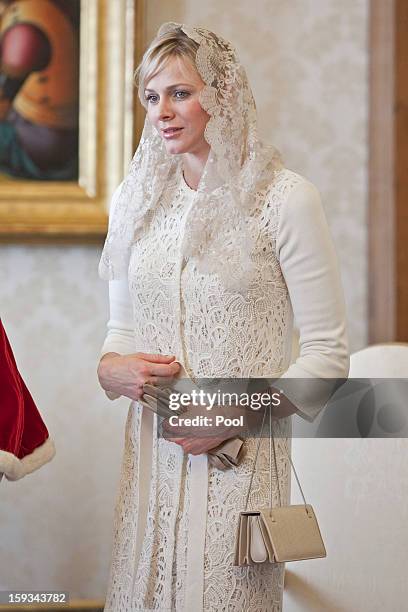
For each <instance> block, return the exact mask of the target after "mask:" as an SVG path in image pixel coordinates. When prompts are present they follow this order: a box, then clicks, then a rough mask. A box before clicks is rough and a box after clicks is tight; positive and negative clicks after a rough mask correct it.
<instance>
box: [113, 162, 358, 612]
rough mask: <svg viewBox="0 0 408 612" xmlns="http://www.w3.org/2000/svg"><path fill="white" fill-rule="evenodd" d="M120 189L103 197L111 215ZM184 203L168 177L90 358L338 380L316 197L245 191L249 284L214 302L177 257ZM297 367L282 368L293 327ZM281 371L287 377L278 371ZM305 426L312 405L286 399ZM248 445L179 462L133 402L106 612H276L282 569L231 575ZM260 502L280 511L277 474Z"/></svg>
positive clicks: (295, 186)
mask: <svg viewBox="0 0 408 612" xmlns="http://www.w3.org/2000/svg"><path fill="white" fill-rule="evenodd" d="M118 193H119V190H117V191H116V193H115V195H114V197H113V206H114V204H115V200H116V199H117V196H118ZM194 194H195V192H194V191H193V190H191V189H190V188H189V187H188V186H187V185H186V184H185V182H184V180H183V178H182V176H181V174H179V173H177V174H176V176H174V178H173V179H172V180H171V181H170V183H169V185H168V188H167V189H166V191H165V194H164V196H162V198H161V200H160V202H159V204H158V205H157V206H156V208H155V209H154V211H153V212H152V213H150V216H149V220H148V225H147V227H145V229H144V231H143V233H142V234H141V235H140V236H138V238H139V239H138V240H137V241H136V242H135V244H134V246H133V249H132V256H131V260H130V265H129V274H128V281H111V282H110V306H111V316H110V321H109V323H108V334H107V337H106V341H105V344H104V346H103V351H102V352H103V353H106V352H110V351H113V352H118V353H122V354H125V353H133V352H136V351H141V352H147V353H164V354H174V355H176V357H177V359H178V360H180V361H181V362H182V363H183V365H184V367H185V369H186V371H187V373H188V374H189V375H191V376H194V377H217V378H222V377H273V376H278V375H280V374H284V376H285V377H311V376H317V377H323V378H325V377H327V378H329V377H344V376H346V375H347V372H348V351H347V340H346V331H345V315H344V301H343V295H342V289H341V284H340V280H339V273H338V267H337V261H336V256H335V252H334V248H333V245H332V242H331V238H330V234H329V231H328V227H327V223H326V220H325V216H324V213H323V209H322V205H321V202H320V197H319V194H318V192H317V190H316V189H315V187H314V186H313V185H312V184H311V183H309V182H308V181H306V179H304V178H303V177H301V176H300V175H298V174H296V173H294V172H292V171H290V170H287V169H283V170H281V171H279V172H278V173H277V175H276V178H275V181H274V183H273V184H272V185H270V186H269V188H268V189H267V190H265V191H263V192H260V193H259V194H258V198H257V201H256V202H255V205H254V210H253V215H254V216H255V217H256V219H257V220H258V222H259V236H258V240H257V242H256V245H255V249H254V252H253V254H252V256H253V261H255V262H256V274H255V275H254V278H253V283H252V284H251V286H250V288H249V289H248V291H247V293H246V294H245V295H241V294H238V293H232V292H229V291H226V290H225V289H224V288H223V286H222V284H221V282H220V281H219V279H218V277H217V276H215V275H202V274H200V273H198V271H197V269H196V267H195V265H194V263H193V262H192V261H185V260H184V259H183V258H182V256H181V255H180V244H181V239H182V236H183V231H184V225H185V222H186V219H187V216H188V214H189V211H190V213H191V214H193V212H194ZM294 317H295V319H296V324H297V326H298V328H299V331H300V356H299V357H298V359H297V360H296V362H295V363H294V364H292V365H290V356H291V344H292V330H293V319H294ZM289 366H290V367H289ZM291 399H292V400H293V401H294V402H295V403H296V405H298V406H299V413H300V414H301V416H303V417H304V418H307V419H309V420H311V419H313V418H314V416H315V415H316V414H317V412H318V411H319V410H320V408H321V405H322V404H321V401H320V400H319V398H308V400H307V401H306V402H302V398H301V397H298V398H291ZM290 425H291V422H290V418H286V419H280V421H279V422H278V425H277V429H276V430H275V435H278V436H281V437H279V439H278V441H277V442H278V444H277V462H278V476H279V484H280V494H281V498H280V500H281V502H282V503H283V504H284V503H288V502H289V497H290V474H289V469H288V461H287V458H286V456H285V453H284V449H283V445H284V444H285V445H286V448H287V449H288V450H290V444H289V441H290ZM255 445H256V441H254V440H248V441H247V442H246V446H247V454H246V457H245V459H244V460H243V461H242V463H241V464H240V465H239V467H238V468H235V469H231V470H227V471H225V472H222V471H219V470H218V469H217V468H214V467H211V466H209V465H208V462H207V456H206V455H200V456H197V457H193V456H190V455H186V456H185V455H183V451H182V449H181V447H180V446H178V445H177V444H175V443H172V442H168V441H166V440H163V439H157V436H156V416H155V415H154V414H153V413H151V412H149V411H148V410H144V409H142V407H141V405H140V404H138V403H137V402H132V404H131V405H130V409H129V415H128V419H127V424H126V441H125V451H124V460H123V467H122V477H121V483H120V493H119V498H118V501H117V507H116V519H115V535H114V549H113V560H112V568H111V575H110V581H109V587H108V593H107V599H106V607H105V610H106V611H107V612H111V611H114V612H131V611H136V610H143V611H148V610H160V611H162V612H164V611H177V612H199V611H204V612H215V611H217V612H220V611H226V612H244V611H245V612H279V611H280V610H281V609H282V596H283V581H284V564H278V563H277V564H261V565H259V566H251V567H245V568H242V567H234V566H233V558H234V545H235V535H236V528H237V516H238V512H239V510H241V509H243V508H244V505H245V496H246V492H247V488H248V484H249V475H250V471H251V468H252V464H253V457H254V449H255ZM267 451H268V448H267V441H266V440H262V443H261V453H260V457H259V467H258V469H257V472H256V478H255V481H254V486H253V494H252V495H251V505H252V506H254V507H255V506H266V505H267V504H268V498H269V475H268V474H269V472H268V467H267V465H268V461H267V459H268V452H267ZM272 489H273V491H272V493H273V500H274V503H275V504H277V503H279V496H278V487H277V480H276V474H274V478H273V487H272Z"/></svg>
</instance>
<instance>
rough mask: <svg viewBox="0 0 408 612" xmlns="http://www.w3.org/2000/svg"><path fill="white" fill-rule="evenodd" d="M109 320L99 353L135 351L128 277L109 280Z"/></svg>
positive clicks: (113, 205)
mask: <svg viewBox="0 0 408 612" xmlns="http://www.w3.org/2000/svg"><path fill="white" fill-rule="evenodd" d="M120 188H121V185H119V187H118V188H117V189H116V191H115V192H114V194H113V196H112V200H111V206H110V217H112V213H113V211H114V209H115V206H116V202H117V199H118V197H119V193H120ZM109 313H110V314H109V321H108V324H107V328H108V332H107V335H106V338H105V341H104V343H103V346H102V351H101V355H105V354H106V353H111V352H112V353H119V354H121V355H129V354H130V353H134V352H135V342H134V326H133V310H132V302H131V298H130V294H129V287H128V279H127V278H123V279H120V280H114V281H109Z"/></svg>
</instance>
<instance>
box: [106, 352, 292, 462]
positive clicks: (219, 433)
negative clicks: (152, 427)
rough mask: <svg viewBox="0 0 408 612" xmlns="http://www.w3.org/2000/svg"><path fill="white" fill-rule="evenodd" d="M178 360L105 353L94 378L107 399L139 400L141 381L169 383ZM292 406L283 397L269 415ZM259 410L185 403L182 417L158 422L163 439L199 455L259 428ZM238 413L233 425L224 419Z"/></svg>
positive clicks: (276, 415)
mask: <svg viewBox="0 0 408 612" xmlns="http://www.w3.org/2000/svg"><path fill="white" fill-rule="evenodd" d="M180 368H181V366H180V364H179V363H178V362H177V361H175V356H174V355H159V354H151V353H134V354H131V355H120V354H118V353H107V354H105V355H104V356H103V357H102V359H101V360H100V362H99V366H98V378H99V382H100V384H101V387H102V388H103V389H104V390H105V392H106V394H107V395H108V397H110V398H111V399H114V398H117V397H120V396H121V395H124V396H125V397H128V398H130V399H132V400H135V401H139V400H141V399H142V397H143V394H144V385H146V384H148V385H153V386H157V387H159V388H160V387H166V386H169V385H170V384H171V383H172V382H173V380H174V378H175V377H176V376H177V374H179V372H180ZM295 411H296V407H295V406H294V405H293V404H291V403H290V402H289V400H287V399H286V398H284V402H283V403H281V405H280V406H279V408H278V409H276V408H274V412H273V415H272V416H273V418H281V417H285V416H288V415H290V414H292V413H293V412H295ZM251 413H252V414H251ZM260 413H262V411H258V412H255V411H253V410H248V409H246V408H242V407H240V406H223V407H219V406H218V407H216V408H213V410H211V411H209V410H207V407H206V406H196V405H194V406H193V405H189V406H187V407H186V410H185V411H184V412H183V414H182V419H183V420H181V419H179V420H176V422H174V421H175V419H172V422H170V421H169V419H165V420H164V421H163V423H162V429H163V435H164V437H166V439H168V440H171V441H172V442H175V443H176V444H179V445H180V446H181V447H182V448H183V450H184V452H185V453H190V454H192V455H199V454H202V453H206V452H207V451H209V450H211V449H214V448H215V447H217V446H218V445H220V444H222V443H223V442H224V441H226V440H228V439H230V438H234V437H235V436H237V435H240V434H241V433H243V432H246V431H248V429H251V430H252V429H254V430H256V431H259V430H260V422H261V421H260ZM216 415H222V416H224V421H225V422H222V423H218V424H215V416H216ZM197 416H198V417H200V416H201V417H207V419H208V421H207V423H206V422H205V421H204V420H201V421H200V422H201V424H199V425H194V426H192V425H188V424H186V419H193V418H194V417H197ZM240 417H242V419H241V420H242V422H243V424H242V425H238V426H237V425H233V424H231V423H229V422H228V419H236V418H240Z"/></svg>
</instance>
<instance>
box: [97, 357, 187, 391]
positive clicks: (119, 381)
mask: <svg viewBox="0 0 408 612" xmlns="http://www.w3.org/2000/svg"><path fill="white" fill-rule="evenodd" d="M174 360H175V356H174V355H155V354H151V353H134V354H132V355H119V354H118V353H106V355H104V356H103V357H102V359H101V360H100V362H99V366H98V378H99V383H100V385H101V387H102V389H104V390H105V392H106V394H107V395H108V397H111V398H112V399H113V398H115V397H120V396H121V395H124V396H126V397H128V398H130V399H132V400H139V399H140V398H141V397H142V395H143V385H144V384H145V383H148V384H151V385H166V384H169V383H170V382H171V381H172V380H173V378H174V376H175V375H176V374H178V372H179V371H180V364H179V363H178V362H176V361H174ZM172 362H173V363H172Z"/></svg>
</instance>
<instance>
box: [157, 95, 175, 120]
mask: <svg viewBox="0 0 408 612" xmlns="http://www.w3.org/2000/svg"><path fill="white" fill-rule="evenodd" d="M156 108H157V113H158V118H159V119H160V121H164V120H166V119H171V118H172V117H173V116H174V111H173V109H172V105H171V102H170V101H169V100H167V99H166V98H164V97H163V98H162V99H161V100H160V101H159V103H158V105H157V107H156Z"/></svg>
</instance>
